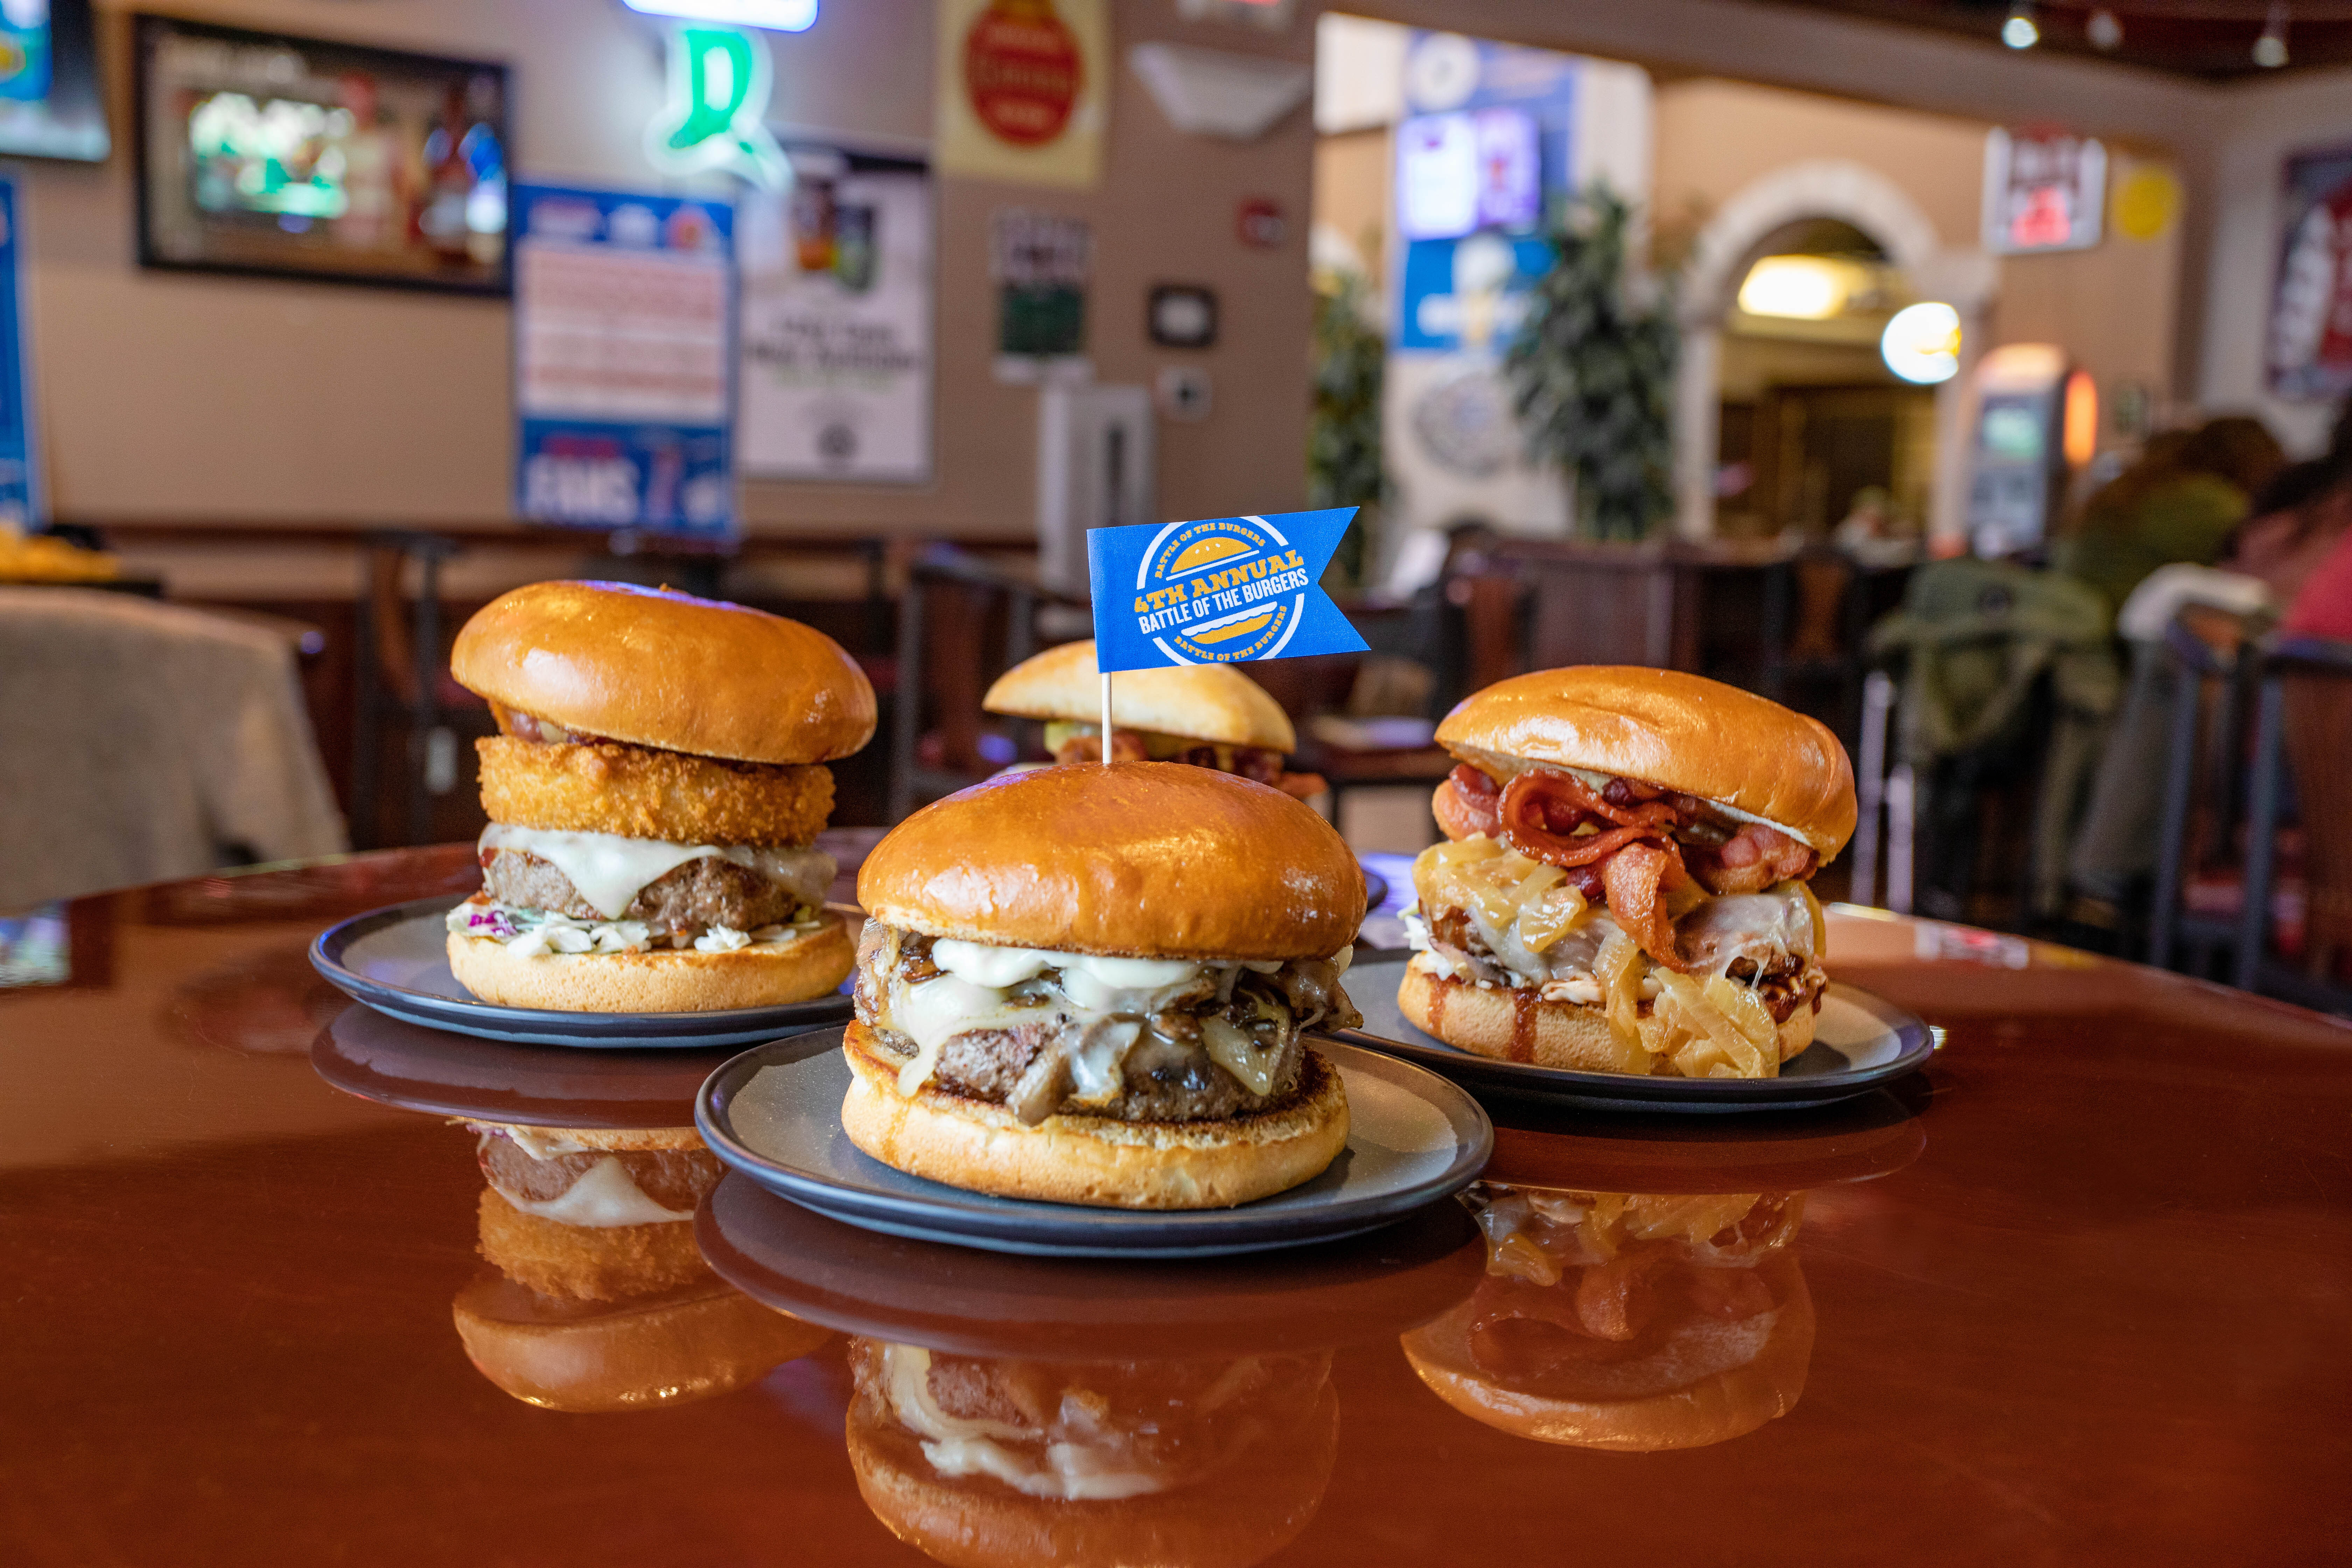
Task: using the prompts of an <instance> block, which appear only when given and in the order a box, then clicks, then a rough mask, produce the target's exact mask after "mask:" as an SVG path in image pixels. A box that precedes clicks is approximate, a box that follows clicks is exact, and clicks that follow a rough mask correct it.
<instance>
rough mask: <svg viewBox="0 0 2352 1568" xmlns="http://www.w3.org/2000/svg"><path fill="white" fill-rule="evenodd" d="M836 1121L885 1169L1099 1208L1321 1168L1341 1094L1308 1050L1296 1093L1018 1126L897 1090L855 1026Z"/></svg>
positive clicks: (1224, 1192)
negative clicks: (1178, 1111)
mask: <svg viewBox="0 0 2352 1568" xmlns="http://www.w3.org/2000/svg"><path fill="white" fill-rule="evenodd" d="M841 1049H842V1055H843V1056H845V1057H846V1058H848V1060H849V1071H850V1085H849V1092H848V1094H847V1095H845V1097H843V1100H842V1102H841V1125H842V1128H843V1130H844V1131H846V1132H847V1133H848V1134H849V1141H850V1142H853V1143H855V1144H856V1145H857V1146H858V1147H859V1148H860V1149H863V1150H865V1151H866V1152H867V1153H868V1154H871V1155H873V1156H874V1158H876V1159H877V1160H879V1161H881V1162H882V1163H884V1164H886V1165H891V1166H895V1167H897V1168H898V1170H901V1171H905V1172H907V1173H909V1174H910V1175H917V1176H924V1177H928V1178H929V1179H930V1180H932V1181H935V1182H944V1183H946V1184H948V1185H949V1186H951V1187H962V1188H964V1189H966V1190H967V1191H971V1192H981V1193H994V1194H998V1195H999V1196H1002V1197H1008V1198H1037V1199H1041V1200H1043V1201H1045V1202H1047V1203H1057V1204H1088V1205H1094V1206H1096V1207H1098V1208H1138V1209H1210V1208H1231V1207H1232V1206H1233V1205H1235V1204H1245V1203H1248V1202H1250V1201H1251V1200H1252V1199H1254V1198H1263V1197H1267V1196H1270V1195H1271V1194H1275V1193H1279V1192H1286V1191H1288V1190H1289V1189H1290V1188H1292V1187H1295V1186H1297V1185H1298V1184H1300V1183H1302V1182H1308V1181H1312V1180H1314V1179H1315V1177H1317V1176H1318V1175H1320V1174H1322V1173H1323V1171H1324V1169H1325V1168H1326V1167H1327V1166H1328V1165H1329V1164H1330V1163H1331V1162H1332V1161H1333V1160H1335V1159H1337V1158H1339V1151H1340V1150H1341V1149H1343V1148H1345V1147H1346V1146H1347V1142H1348V1091H1347V1089H1345V1088H1343V1087H1342V1086H1341V1084H1340V1082H1339V1069H1338V1068H1334V1067H1333V1066H1332V1065H1331V1063H1330V1062H1329V1060H1328V1059H1327V1058H1324V1057H1323V1056H1322V1055H1320V1054H1319V1053H1318V1052H1316V1051H1313V1050H1309V1051H1307V1053H1306V1061H1305V1064H1304V1065H1303V1066H1302V1067H1301V1068H1300V1069H1299V1074H1298V1094H1297V1098H1296V1099H1294V1100H1290V1101H1289V1102H1287V1103H1286V1104H1283V1105H1278V1106H1276V1107H1274V1108H1272V1109H1271V1110H1261V1111H1256V1112H1254V1113H1252V1114H1250V1115H1247V1116H1236V1117H1231V1118H1227V1119H1225V1120H1223V1121H1119V1120H1118V1119H1116V1118H1114V1117H1108V1116H1068V1115H1055V1116H1048V1117H1047V1118H1045V1121H1041V1122H1039V1123H1037V1124H1036V1125H1035V1126H1034V1127H1029V1126H1024V1125H1023V1124H1022V1122H1021V1121H1019V1120H1018V1119H1017V1118H1015V1117H1014V1116H1013V1113H1012V1112H1011V1111H1010V1110H1006V1109H1005V1108H1004V1107H1003V1106H1001V1105H995V1104H992V1103H990V1102H988V1101H986V1100H971V1099H969V1098H967V1097H965V1096H963V1095H959V1094H950V1093H947V1092H946V1091H944V1090H942V1089H939V1088H938V1087H937V1086H936V1085H933V1084H926V1085H924V1086H923V1087H922V1088H921V1089H917V1090H916V1091H915V1093H914V1096H913V1097H912V1098H911V1099H910V1098H908V1096H906V1095H902V1094H900V1093H899V1092H898V1060H897V1058H894V1057H892V1056H891V1055H890V1053H889V1052H888V1051H887V1050H885V1049H884V1048H883V1047H882V1046H881V1045H880V1044H879V1043H878V1042H877V1040H876V1039H875V1038H874V1036H873V1032H872V1031H871V1030H869V1029H868V1028H866V1026H865V1025H863V1024H852V1025H850V1026H849V1028H848V1031H847V1033H846V1034H845V1036H844V1037H843V1039H842V1047H841Z"/></svg>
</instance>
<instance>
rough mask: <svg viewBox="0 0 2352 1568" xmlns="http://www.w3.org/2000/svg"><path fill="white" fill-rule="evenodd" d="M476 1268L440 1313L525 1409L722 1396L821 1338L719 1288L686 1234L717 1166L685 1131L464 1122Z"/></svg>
mask: <svg viewBox="0 0 2352 1568" xmlns="http://www.w3.org/2000/svg"><path fill="white" fill-rule="evenodd" d="M466 1125H467V1127H468V1128H470V1129H472V1130H473V1131H475V1132H476V1133H477V1134H478V1139H479V1142H478V1145H477V1157H478V1159H479V1161H480V1163H481V1167H482V1174H483V1177H484V1178H485V1180H486V1181H487V1182H488V1185H487V1186H485V1187H484V1188H483V1190H482V1196H481V1202H480V1209H479V1213H480V1237H481V1254H482V1257H483V1258H486V1259H488V1262H489V1263H490V1265H491V1268H488V1269H485V1270H483V1271H482V1273H481V1274H480V1275H478V1277H477V1278H476V1279H474V1280H473V1281H472V1282H471V1283H470V1284H468V1285H467V1286H466V1288H465V1289H462V1290H460V1291H458V1292H457V1300H455V1301H454V1302H452V1303H451V1309H450V1310H451V1315H452V1316H453V1317H454V1318H455V1320H456V1321H457V1337H458V1338H459V1339H460V1340H462V1341H463V1342H465V1346H466V1354H467V1357H468V1358H469V1359H470V1360H471V1361H472V1362H473V1363H474V1367H475V1370H477V1371H478V1372H479V1373H481V1374H482V1375H483V1376H484V1377H486V1378H488V1379H489V1380H490V1382H492V1383H494V1384H497V1385H498V1386H499V1388H501V1389H503V1390H505V1391H506V1392H507V1393H509V1394H512V1395H514V1396H515V1397H516V1398H517V1399H520V1400H521V1401H523V1402H524V1403H525V1404H527V1405H541V1406H542V1407H544V1408H547V1409H551V1410H568V1411H574V1412H583V1413H593V1412H602V1411H621V1410H645V1409H653V1408H656V1407H659V1406H665V1405H682V1404H686V1403H688V1402H690V1401H693V1400H697V1399H707V1398H709V1397H711V1396H713V1395H715V1394H727V1393H730V1392H732V1391H733V1390H735V1389H738V1388H740V1387H742V1386H744V1385H745V1384H750V1383H753V1382H756V1381H757V1380H758V1379H760V1378H761V1377H763V1376H765V1375H766V1374H767V1373H769V1372H770V1371H771V1370H772V1369H773V1368H775V1367H777V1366H780V1365H782V1363H785V1362H788V1361H792V1360H794V1359H796V1358H798V1357H800V1356H803V1355H806V1354H808V1353H809V1352H811V1351H814V1350H815V1349H816V1348H817V1347H818V1346H819V1345H822V1344H823V1343H824V1342H825V1341H826V1340H827V1339H829V1338H830V1337H831V1335H830V1334H828V1333H827V1332H826V1331H824V1330H823V1329H819V1328H816V1327H815V1326H814V1325H812V1324H808V1323H804V1322H802V1321H800V1320H798V1319H796V1318H793V1317H788V1316H786V1315H785V1314H784V1313H782V1312H779V1311H776V1310H773V1309H772V1308H769V1307H764V1306H761V1304H760V1303H759V1302H757V1301H754V1300H751V1298H750V1297H749V1296H746V1295H744V1294H743V1293H742V1292H741V1291H740V1290H737V1289H735V1288H734V1287H732V1286H730V1285H728V1284H726V1283H725V1282H724V1281H722V1280H720V1279H719V1277H718V1276H717V1275H716V1274H715V1273H713V1272H712V1271H711V1268H710V1266H709V1264H708V1263H706V1262H704V1261H703V1258H702V1254H701V1252H700V1251H699V1250H698V1249H697V1247H695V1243H694V1226H693V1225H692V1223H691V1222H692V1220H693V1218H694V1210H695V1205H697V1204H698V1202H700V1201H701V1198H702V1196H703V1194H706V1193H708V1192H709V1190H710V1189H711V1188H712V1187H714V1186H716V1185H718V1184H719V1174H720V1173H721V1170H722V1167H721V1166H720V1165H719V1161H718V1158H717V1157H716V1156H715V1155H713V1154H712V1153H711V1152H709V1150H708V1149H707V1148H705V1147H704V1146H703V1142H702V1140H701V1138H700V1137H699V1136H698V1134H697V1133H696V1132H695V1131H694V1129H693V1128H691V1127H677V1128H648V1129H636V1130H620V1131H614V1130H604V1129H581V1128H562V1127H531V1126H525V1125H520V1124H517V1123H509V1122H488V1121H469V1122H467V1124H466Z"/></svg>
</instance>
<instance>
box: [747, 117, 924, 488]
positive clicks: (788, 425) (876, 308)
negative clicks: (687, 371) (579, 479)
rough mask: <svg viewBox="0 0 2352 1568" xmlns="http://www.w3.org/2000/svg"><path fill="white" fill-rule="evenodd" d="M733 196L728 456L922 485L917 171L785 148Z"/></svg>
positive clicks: (777, 474)
mask: <svg viewBox="0 0 2352 1568" xmlns="http://www.w3.org/2000/svg"><path fill="white" fill-rule="evenodd" d="M785 152H786V153H787V155H788V156H789V157H790V158H791V159H792V162H793V189H792V190H791V192H790V193H789V194H787V195H783V196H782V197H781V198H779V197H776V196H771V195H764V194H754V195H746V196H745V197H744V198H743V199H742V203H741V205H740V207H739V208H738V212H737V220H736V221H737V226H738V230H737V232H738V235H739V243H740V248H739V251H738V259H739V262H740V267H741V269H742V274H741V275H742V298H741V311H740V321H741V330H740V351H739V352H740V363H741V379H740V404H739V408H738V416H737V425H736V454H737V460H738V462H739V463H740V465H741V467H742V469H743V471H744V472H745V473H746V474H749V475H752V476H755V477H759V478H762V479H826V480H835V481H852V482H858V481H863V482H876V483H919V482H921V481H924V480H927V479H929V478H930V477H931V318H932V272H931V235H932V208H931V182H930V172H929V168H928V167H927V166H926V165H925V164H923V163H919V162H915V161H912V160H908V159H897V158H869V157H864V156H860V155H858V154H856V153H844V152H841V151H839V150H837V149H833V148H816V147H807V146H792V145H787V147H786V148H785Z"/></svg>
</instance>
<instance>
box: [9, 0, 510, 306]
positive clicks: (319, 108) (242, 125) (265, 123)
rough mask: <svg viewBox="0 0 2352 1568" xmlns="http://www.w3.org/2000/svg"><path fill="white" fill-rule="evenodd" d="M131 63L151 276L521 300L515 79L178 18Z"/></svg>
mask: <svg viewBox="0 0 2352 1568" xmlns="http://www.w3.org/2000/svg"><path fill="white" fill-rule="evenodd" d="M7 3H8V0H0V5H5V4H7ZM135 58H136V61H137V70H138V80H137V87H138V92H137V100H138V109H137V117H136V118H137V125H136V131H135V134H136V136H137V139H138V153H139V157H138V166H139V178H138V186H139V260H140V264H141V265H142V266H145V267H162V268H190V269H195V270H203V271H217V272H248V273H265V274H276V275H280V276H291V277H301V278H318V279H336V280H339V281H344V282H353V283H378V284H388V285H393V286H395V287H404V288H417V289H454V290H458V291H462V292H467V293H478V294H503V293H506V292H508V291H509V276H510V274H509V263H508V243H507V169H508V165H509V146H510V142H509V132H508V119H507V105H508V83H507V71H506V68H505V67H504V66H501V65H497V64H493V63H490V62H488V61H483V60H461V59H446V58H441V57H439V56H435V55H419V54H411V53H408V52H406V51H404V50H398V49H380V48H374V47H368V46H364V45H359V44H344V43H333V42H329V41H327V40H324V39H318V38H298V37H286V36H284V35H280V34H275V33H255V32H247V31H246V30H244V29H242V28H236V27H216V26H210V25H207V24H204V23H197V22H184V21H181V20H180V19H178V18H177V17H169V16H141V17H139V18H137V47H136V51H135Z"/></svg>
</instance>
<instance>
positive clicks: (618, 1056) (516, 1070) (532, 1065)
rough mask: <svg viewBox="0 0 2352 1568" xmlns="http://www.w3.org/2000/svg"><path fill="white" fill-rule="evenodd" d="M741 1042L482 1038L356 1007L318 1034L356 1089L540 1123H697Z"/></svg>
mask: <svg viewBox="0 0 2352 1568" xmlns="http://www.w3.org/2000/svg"><path fill="white" fill-rule="evenodd" d="M732 1054H733V1051H732V1047H727V1046H720V1047H718V1048H717V1049H716V1050H709V1051H682V1050H677V1049H668V1050H659V1051H601V1050H600V1051H573V1050H566V1049H564V1048H563V1047H561V1046H521V1045H516V1044H514V1043H512V1042H510V1041H507V1040H484V1039H478V1038H476V1037H472V1036H468V1035H459V1034H453V1033H451V1032H450V1031H448V1030H446V1029H428V1028H425V1027H424V1026H421V1025H417V1024H409V1023H404V1022H402V1021H401V1020H400V1019H398V1018H394V1017H390V1016H386V1015H384V1014H382V1013H379V1012H377V1011H376V1010H375V1009H374V1008H373V1007H362V1006H358V1005H353V1006H349V1007H346V1008H344V1009H343V1011H342V1012H341V1014H340V1015H339V1016H336V1017H335V1018H334V1019H333V1020H332V1021H331V1022H330V1023H329V1024H328V1025H327V1026H326V1027H325V1028H324V1029H321V1030H320V1031H319V1037H318V1038H317V1039H315V1040H313V1041H312V1042H311V1043H310V1066H311V1067H312V1068H315V1069H317V1071H318V1074H319V1076H320V1078H322V1079H326V1080H327V1081H328V1082H329V1083H331V1084H333V1085H334V1086H335V1087H336V1088H337V1089H341V1090H343V1091H344V1092H345V1093H347V1094H356V1095H358V1096H360V1097H361V1098H362V1099H364V1100H377V1101H379V1102H381V1103H383V1104H385V1105H396V1106H398V1107H400V1108H401V1109H402V1110H417V1111H423V1112H425V1114H427V1115H430V1116H463V1117H467V1118H470V1119H473V1120H477V1121H519V1122H521V1123H523V1124H524V1125H526V1126H530V1127H690V1126H692V1125H693V1124H694V1097H695V1095H696V1094H697V1093H698V1091H700V1089H701V1088H702V1080H703V1079H706V1078H709V1076H710V1072H711V1069H712V1068H716V1067H717V1066H718V1065H719V1063H721V1062H723V1061H725V1060H726V1059H727V1058H728V1057H729V1056H730V1055H732Z"/></svg>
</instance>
